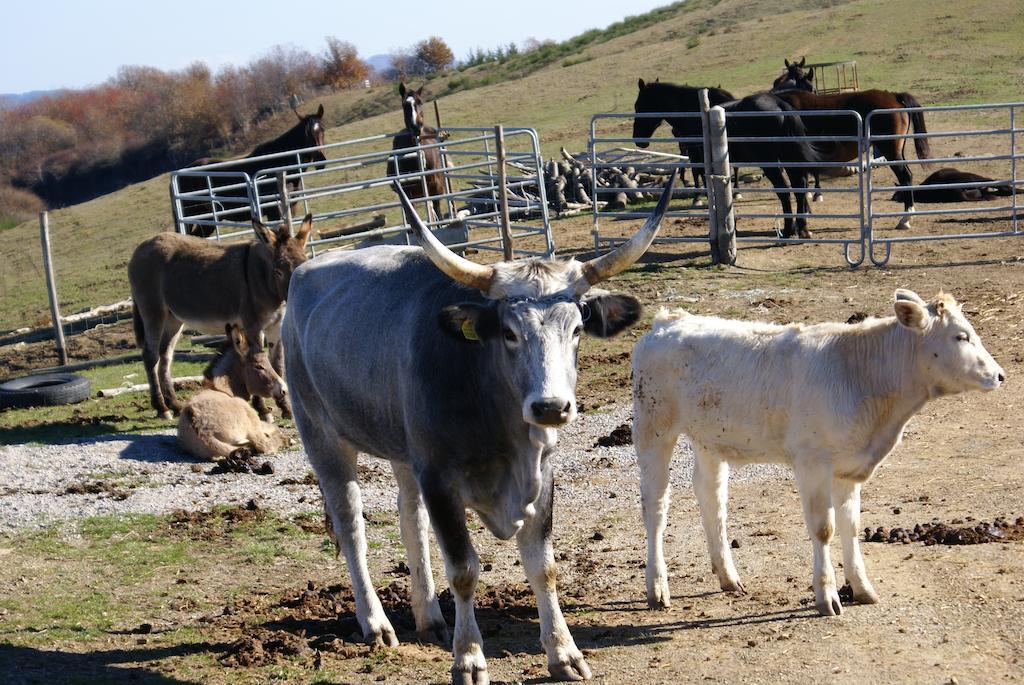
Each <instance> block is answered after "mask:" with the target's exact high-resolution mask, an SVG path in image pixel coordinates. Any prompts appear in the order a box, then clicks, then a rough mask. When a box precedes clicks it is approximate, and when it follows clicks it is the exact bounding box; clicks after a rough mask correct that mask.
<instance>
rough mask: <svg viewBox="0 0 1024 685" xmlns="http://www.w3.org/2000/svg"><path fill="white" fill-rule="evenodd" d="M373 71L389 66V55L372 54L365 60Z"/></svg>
mask: <svg viewBox="0 0 1024 685" xmlns="http://www.w3.org/2000/svg"><path fill="white" fill-rule="evenodd" d="M366 63H367V64H369V65H370V66H371V67H373V70H374V71H381V72H383V71H387V70H388V69H390V68H391V55H373V56H372V57H370V58H368V59H367V60H366Z"/></svg>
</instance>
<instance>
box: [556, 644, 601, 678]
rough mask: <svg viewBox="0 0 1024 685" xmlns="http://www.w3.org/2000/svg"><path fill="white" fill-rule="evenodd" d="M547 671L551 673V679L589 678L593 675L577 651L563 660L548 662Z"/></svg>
mask: <svg viewBox="0 0 1024 685" xmlns="http://www.w3.org/2000/svg"><path fill="white" fill-rule="evenodd" d="M548 672H549V673H551V678H552V680H560V681H566V680H569V681H575V680H590V679H591V678H593V677H594V674H593V673H591V672H590V666H588V665H587V662H586V660H585V659H584V658H583V654H581V653H580V652H579V651H577V652H576V653H575V654H572V655H570V656H568V657H567V658H566V660H565V661H559V662H558V663H554V664H548Z"/></svg>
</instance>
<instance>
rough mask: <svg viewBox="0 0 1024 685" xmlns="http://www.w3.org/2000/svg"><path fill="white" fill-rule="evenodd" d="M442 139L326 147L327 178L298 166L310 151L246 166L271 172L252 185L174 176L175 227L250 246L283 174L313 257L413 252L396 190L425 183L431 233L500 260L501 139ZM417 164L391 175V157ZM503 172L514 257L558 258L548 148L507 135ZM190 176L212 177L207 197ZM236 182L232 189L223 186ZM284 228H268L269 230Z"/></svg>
mask: <svg viewBox="0 0 1024 685" xmlns="http://www.w3.org/2000/svg"><path fill="white" fill-rule="evenodd" d="M444 131H445V133H447V134H448V135H449V137H448V138H447V139H446V140H444V141H443V142H440V143H434V144H429V145H420V146H416V147H411V148H404V149H401V150H398V151H394V150H392V140H393V138H394V137H395V134H383V135H377V136H370V137H366V138H360V139H356V140H348V141H343V142H340V143H332V144H330V145H325V146H323V147H321V148H319V149H320V150H321V151H322V152H323V153H324V155H325V156H326V157H327V158H328V159H327V160H326V162H323V163H322V165H323V168H322V169H315V168H314V167H313V166H312V165H309V164H300V163H299V157H298V155H299V154H301V153H302V152H307V151H308V150H297V151H290V152H287V153H280V154H275V155H265V156H263V157H255V158H249V159H246V162H247V163H251V162H253V161H258V162H262V163H264V166H263V167H262V168H260V169H259V171H257V172H256V173H254V174H253V175H252V176H251V177H250V176H248V175H247V174H244V173H240V172H237V171H235V172H231V171H227V170H226V169H228V168H230V166H231V163H232V162H224V163H218V164H210V165H205V166H201V167H194V168H189V169H181V170H179V171H176V172H174V173H172V174H171V200H172V202H171V204H172V213H173V216H174V221H175V226H176V228H177V230H178V231H180V232H185V227H186V225H188V224H198V225H202V226H207V227H210V228H212V229H213V232H214V233H213V236H211V237H213V238H216V239H238V238H245V239H248V237H249V236H250V235H252V228H251V224H250V223H249V218H248V217H249V215H250V214H249V213H251V215H252V216H262V215H263V214H264V213H265V210H266V208H267V207H269V206H275V205H277V204H278V203H279V201H280V200H281V197H280V195H279V194H278V192H277V189H276V181H275V179H276V178H277V176H278V174H285V177H286V178H287V179H288V180H289V181H297V182H298V184H299V185H298V188H297V189H296V190H293V191H291V192H290V193H289V201H290V202H295V203H299V205H300V207H301V209H297V210H296V214H304V213H309V212H312V214H313V222H314V226H315V227H316V230H315V231H314V234H313V236H314V237H313V238H312V239H311V240H310V241H309V242H308V243H307V245H308V247H309V249H310V251H311V252H312V254H314V255H315V254H317V253H318V252H321V251H323V250H326V249H333V248H336V247H343V246H351V247H359V246H364V245H368V244H375V243H380V242H389V243H403V244H409V243H410V242H411V240H412V239H411V238H410V235H411V232H410V229H409V227H408V226H407V225H406V223H405V218H404V216H403V214H402V212H401V208H400V206H399V202H398V196H397V195H396V194H395V192H394V190H393V188H394V185H393V184H394V182H395V181H396V180H398V181H402V182H403V185H405V184H407V183H409V182H417V181H418V182H419V183H420V184H421V186H422V189H423V191H424V192H423V195H424V197H421V198H414V199H413V204H414V205H415V206H417V207H422V213H423V214H424V215H425V216H427V217H428V219H427V220H426V223H427V225H428V226H430V227H431V228H432V229H433V230H434V231H435V232H437V233H438V234H439V236H440V237H442V240H444V242H446V243H447V244H448V245H450V246H451V247H452V248H453V249H456V250H476V251H489V252H496V253H499V254H500V253H501V252H502V250H503V239H502V237H501V231H500V230H499V228H500V220H501V211H500V207H499V200H500V195H501V194H502V190H501V188H499V186H498V165H499V157H498V151H497V148H496V133H495V130H494V128H476V127H463V128H446V129H444ZM431 148H437V149H439V150H440V151H441V154H442V159H444V160H446V166H445V168H444V169H442V170H440V171H435V170H430V169H426V166H425V164H424V163H423V157H422V155H423V153H424V151H425V150H429V149H431ZM315 149H317V148H310V150H315ZM411 155H415V156H419V157H420V169H422V171H413V172H409V173H402V174H398V175H396V176H388V175H387V172H386V166H387V162H388V159H389V158H394V157H396V156H398V157H405V156H411ZM233 161H234V162H237V161H238V160H233ZM503 163H504V165H505V172H506V174H505V175H506V185H505V193H506V194H507V196H508V198H509V206H510V212H511V213H512V215H513V216H514V217H515V218H516V219H518V220H517V221H513V222H512V223H511V225H510V235H511V239H512V243H513V247H514V250H513V255H514V256H527V255H538V254H544V255H550V254H553V253H554V243H553V241H552V238H551V229H550V223H549V217H548V208H547V201H546V197H545V194H544V193H545V189H544V183H543V167H542V163H541V157H540V145H539V142H538V139H537V134H536V132H535V131H534V130H533V129H528V128H506V129H504V162H503ZM438 173H439V174H443V176H444V179H445V188H446V192H443V193H440V194H435V195H430V194H429V192H428V191H427V190H426V179H427V177H428V176H430V175H432V174H438ZM186 177H201V178H205V180H206V188H205V189H203V190H200V191H192V192H188V191H182V189H181V179H182V178H186ZM236 179H237V180H236ZM229 180H230V181H234V182H233V183H231V184H230V185H226V186H218V185H216V184H217V183H227V182H228V181H229ZM527 190H528V191H529V192H528V193H527V192H525V191H527ZM537 198H539V199H537ZM434 200H437V201H438V202H439V203H440V204H441V206H442V214H443V215H444V216H443V217H442V218H436V219H435V218H430V215H429V213H428V211H427V209H426V205H427V204H428V203H430V202H432V201H434ZM280 223H281V221H268V222H267V224H268V225H270V226H276V225H279V224H280Z"/></svg>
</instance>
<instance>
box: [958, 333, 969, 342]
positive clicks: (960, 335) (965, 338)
mask: <svg viewBox="0 0 1024 685" xmlns="http://www.w3.org/2000/svg"><path fill="white" fill-rule="evenodd" d="M956 339H957V341H958V342H967V341H968V340H970V339H971V336H969V335H967V334H966V333H957V335H956Z"/></svg>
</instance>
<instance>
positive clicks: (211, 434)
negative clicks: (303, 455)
mask: <svg viewBox="0 0 1024 685" xmlns="http://www.w3.org/2000/svg"><path fill="white" fill-rule="evenodd" d="M227 329H228V337H229V338H230V341H231V342H230V345H229V346H225V348H224V349H223V350H222V352H221V355H220V356H219V357H218V358H217V359H215V360H214V361H213V362H211V363H210V366H209V367H207V369H206V371H205V372H204V375H205V376H206V378H205V380H204V381H203V385H204V388H203V389H202V390H200V391H199V392H198V393H197V394H196V395H195V396H194V397H192V398H191V399H190V400H189V401H188V403H187V404H186V405H185V407H184V408H183V409H182V411H181V416H180V417H179V419H178V443H179V444H180V445H181V447H182V449H184V450H185V451H186V452H188V453H189V454H191V455H193V456H196V457H199V458H201V459H217V458H220V457H226V456H228V455H229V454H231V453H232V452H234V451H235V450H237V449H238V448H239V447H248V448H249V449H251V450H253V451H254V452H274V451H276V450H278V449H280V448H281V447H283V446H284V444H285V441H284V437H283V436H282V435H281V433H280V432H279V431H278V430H277V427H276V426H274V425H273V424H272V423H265V422H263V421H261V420H260V417H259V414H257V413H256V410H254V409H253V408H252V407H251V406H250V405H249V403H248V399H249V396H251V395H257V396H260V397H275V398H276V397H284V395H285V390H284V381H283V380H282V379H281V377H280V376H279V375H277V372H276V371H274V368H273V367H272V366H271V364H270V360H269V358H268V357H267V353H266V352H264V351H263V350H262V349H261V348H259V347H256V346H252V347H250V346H249V344H248V341H247V340H246V337H245V333H243V332H242V330H241V329H240V328H239V327H238V326H237V325H232V326H228V327H227Z"/></svg>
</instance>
